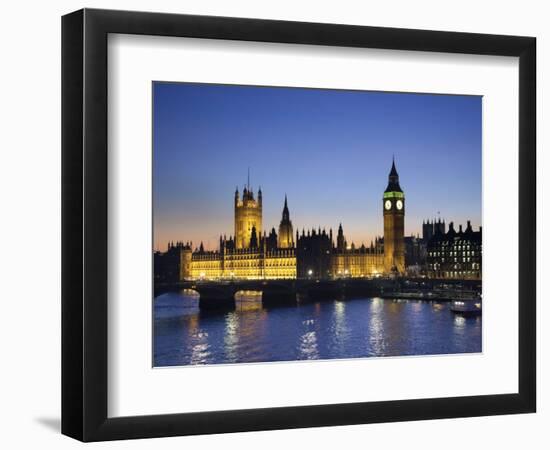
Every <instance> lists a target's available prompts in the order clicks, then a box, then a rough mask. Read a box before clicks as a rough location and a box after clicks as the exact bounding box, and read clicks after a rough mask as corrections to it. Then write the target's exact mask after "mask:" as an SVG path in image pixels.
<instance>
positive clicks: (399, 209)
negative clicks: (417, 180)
mask: <svg viewBox="0 0 550 450" xmlns="http://www.w3.org/2000/svg"><path fill="white" fill-rule="evenodd" d="M382 208H383V210H384V272H386V273H392V272H394V273H395V272H397V273H399V274H403V273H405V194H404V193H403V190H402V189H401V187H400V186H399V175H398V173H397V170H396V169H395V160H394V161H393V162H392V166H391V171H390V175H389V177H388V187H387V188H386V190H385V191H384V198H383V201H382Z"/></svg>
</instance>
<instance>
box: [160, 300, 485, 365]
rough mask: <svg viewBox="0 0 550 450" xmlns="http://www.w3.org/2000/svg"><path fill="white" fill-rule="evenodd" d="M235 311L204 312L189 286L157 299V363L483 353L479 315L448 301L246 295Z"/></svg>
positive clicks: (244, 361) (209, 362) (217, 362)
mask: <svg viewBox="0 0 550 450" xmlns="http://www.w3.org/2000/svg"><path fill="white" fill-rule="evenodd" d="M241 299H242V300H243V301H239V302H237V306H236V308H235V310H233V311H229V312H218V313H212V312H208V313H205V312H202V311H199V307H198V297H197V296H194V295H192V294H188V293H187V292H186V291H180V292H169V293H165V294H162V295H159V296H158V297H156V298H155V299H154V344H153V348H154V361H153V362H154V366H155V367H163V366H186V365H197V364H232V363H252V362H271V361H296V360H318V359H346V358H365V357H373V356H378V357H379V356H405V355H439V354H455V353H478V352H481V340H482V338H481V335H482V333H481V322H482V320H481V316H476V317H463V316H461V315H456V314H454V313H453V312H451V311H450V310H449V305H448V303H446V302H441V303H439V302H428V301H413V300H399V299H381V298H360V299H353V300H343V301H338V300H334V301H322V302H309V303H301V304H298V305H296V306H280V307H270V308H265V307H262V305H261V300H260V298H259V297H253V296H243V297H242V298H241Z"/></svg>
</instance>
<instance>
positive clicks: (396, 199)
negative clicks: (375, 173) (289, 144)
mask: <svg viewBox="0 0 550 450" xmlns="http://www.w3.org/2000/svg"><path fill="white" fill-rule="evenodd" d="M262 201H263V199H262V191H261V189H259V190H258V196H257V199H256V198H255V197H254V192H253V190H252V189H251V188H250V184H249V183H247V185H246V186H245V187H244V189H243V193H242V199H241V196H240V192H239V190H238V189H237V190H236V191H235V197H234V207H235V228H234V230H235V234H234V236H229V237H226V236H225V235H223V236H220V241H219V247H218V250H215V251H206V250H205V249H204V246H203V244H202V243H201V244H200V245H199V247H198V248H195V249H194V250H193V248H192V247H193V246H192V243H189V242H186V243H183V242H177V243H176V244H174V243H170V244H169V246H168V251H167V252H166V253H160V252H156V253H155V256H154V258H155V281H156V282H157V281H158V282H172V281H178V280H184V279H192V280H201V279H284V278H297V277H298V278H318V279H319V278H340V277H369V276H377V275H382V274H390V273H391V274H404V273H405V267H406V257H405V242H406V240H405V237H404V229H405V194H404V192H403V190H402V189H401V187H400V185H399V175H398V173H397V170H396V167H395V161H394V162H393V163H392V167H391V171H390V174H389V177H388V185H387V188H386V190H385V191H384V194H383V198H382V212H383V218H384V238H377V239H376V240H375V241H374V242H371V244H370V246H368V247H367V246H365V245H364V244H362V245H361V246H360V247H355V244H354V243H351V245H349V246H348V242H347V240H346V238H345V236H344V230H343V227H342V225H341V224H340V226H339V228H338V233H337V236H336V242H334V241H333V235H332V230H329V232H328V233H327V232H326V231H325V230H324V229H323V230H321V228H320V227H319V228H318V229H317V230H315V229H312V230H308V231H307V233H306V232H305V230H302V234H301V235H300V234H299V233H298V232H296V234H294V228H293V225H292V221H291V220H290V211H289V208H288V200H287V198H286V196H285V201H284V206H283V211H282V217H281V221H280V224H279V230H278V231H279V233H278V234H277V232H276V231H275V228H272V229H271V231H270V233H269V234H266V232H265V231H262V230H263V228H262Z"/></svg>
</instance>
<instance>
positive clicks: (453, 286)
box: [155, 277, 481, 310]
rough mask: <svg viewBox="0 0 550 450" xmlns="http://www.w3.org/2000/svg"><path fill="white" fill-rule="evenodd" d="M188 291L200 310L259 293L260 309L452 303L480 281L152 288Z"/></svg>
mask: <svg viewBox="0 0 550 450" xmlns="http://www.w3.org/2000/svg"><path fill="white" fill-rule="evenodd" d="M182 289H189V290H192V291H195V292H196V293H198V294H199V307H200V308H201V309H203V310H217V309H233V308H234V307H235V297H236V294H237V293H239V292H250V291H254V292H261V294H262V304H263V305H264V306H277V305H290V304H296V303H297V302H298V301H319V300H333V299H343V298H360V297H388V298H396V297H398V298H403V299H412V300H431V301H434V300H440V301H448V300H452V299H453V296H454V295H455V293H456V292H458V291H463V292H464V291H465V292H468V291H475V292H480V291H481V281H480V280H456V279H429V278H405V277H398V278H383V277H381V278H338V279H330V280H316V279H291V280H231V281H179V282H176V283H159V284H156V285H155V297H156V296H157V295H160V294H162V293H164V292H169V291H175V290H182Z"/></svg>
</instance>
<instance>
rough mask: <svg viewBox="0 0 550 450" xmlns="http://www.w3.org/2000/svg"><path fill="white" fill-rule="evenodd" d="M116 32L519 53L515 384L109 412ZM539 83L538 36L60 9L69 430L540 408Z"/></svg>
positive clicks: (85, 437) (175, 430)
mask: <svg viewBox="0 0 550 450" xmlns="http://www.w3.org/2000/svg"><path fill="white" fill-rule="evenodd" d="M109 33H123V34H137V35H152V36H179V37H193V38H209V39H230V40H239V41H259V42H279V43H290V44H310V45H326V46H335V47H368V48H378V49H394V50H414V51H430V52H448V53H464V54H478V55H503V56H516V57H519V80H518V82H519V104H518V108H519V142H518V152H519V169H518V170H519V291H518V292H517V296H518V303H519V321H518V327H519V386H518V393H510V394H499V395H480V396H470V397H452V398H430V399H418V400H401V401H378V402H367V403H347V404H337V405H312V406H300V407H294V406H289V407H278V408H264V409H249V410H235V411H212V412H200V413H183V414H166V415H152V416H151V415H147V416H134V417H117V418H109V417H107V394H108V382H107V364H108V362H107V317H108V315H107V314H108V313H107V265H108V262H107V192H108V186H107V96H108V92H107V36H108V34H109ZM535 91H536V39H535V38H533V37H518V36H502V35H498V36H497V35H488V34H471V33H456V32H439V31H421V30H409V29H394V28H377V27H363V26H349V25H333V24H320V23H300V22H285V21H273V20H257V19H243V18H227V17H208V16H192V15H173V14H157V13H144V12H128V11H108V10H94V9H84V10H80V11H76V12H74V13H71V14H68V15H66V16H64V17H63V18H62V433H64V434H66V435H68V436H71V437H73V438H76V439H79V440H82V441H101V440H113V439H131V438H147V437H160V436H176V435H191V434H211V433H227V432H238V431H255V430H273V429H282V428H299V427H319V426H329V425H349V424H362V423H376V422H397V421H407V420H424V419H437V418H454V417H467V416H483V415H497V414H514V413H529V412H535V407H536V310H535V309H536V270H535V269H536V103H535V101H536V98H535ZM510 295H514V293H510Z"/></svg>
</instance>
